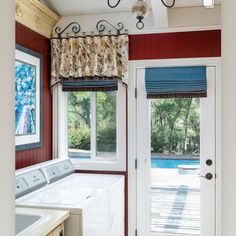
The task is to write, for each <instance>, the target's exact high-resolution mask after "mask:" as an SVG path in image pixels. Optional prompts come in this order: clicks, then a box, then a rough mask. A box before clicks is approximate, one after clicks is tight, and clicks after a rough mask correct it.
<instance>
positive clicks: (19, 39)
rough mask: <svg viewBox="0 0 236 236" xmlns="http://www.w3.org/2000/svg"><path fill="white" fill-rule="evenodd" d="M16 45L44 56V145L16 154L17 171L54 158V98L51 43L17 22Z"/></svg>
mask: <svg viewBox="0 0 236 236" xmlns="http://www.w3.org/2000/svg"><path fill="white" fill-rule="evenodd" d="M16 43H17V44H20V45H22V46H24V47H26V48H29V49H31V50H33V51H36V52H38V53H40V54H42V56H43V78H42V79H43V88H42V90H43V91H42V113H43V120H42V125H43V129H42V130H43V134H42V135H43V136H42V137H43V145H42V147H41V148H35V149H31V150H25V151H17V152H16V169H19V168H22V167H26V166H29V165H33V164H36V163H40V162H43V161H47V160H50V159H51V158H52V96H51V92H50V89H49V78H50V41H49V39H47V38H45V37H43V36H42V35H40V34H38V33H36V32H34V31H32V30H30V29H28V28H27V27H25V26H23V25H21V24H19V23H17V22H16Z"/></svg>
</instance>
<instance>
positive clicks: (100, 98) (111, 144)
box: [96, 91, 116, 158]
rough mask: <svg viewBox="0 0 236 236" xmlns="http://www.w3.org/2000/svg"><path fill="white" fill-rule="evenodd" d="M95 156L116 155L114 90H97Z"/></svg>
mask: <svg viewBox="0 0 236 236" xmlns="http://www.w3.org/2000/svg"><path fill="white" fill-rule="evenodd" d="M96 112H97V113H96V115H97V126H96V129H97V137H96V139H97V157H105V158H106V157H109V158H110V157H115V155H116V92H114V91H113V92H97V110H96Z"/></svg>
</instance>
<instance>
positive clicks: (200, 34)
mask: <svg viewBox="0 0 236 236" xmlns="http://www.w3.org/2000/svg"><path fill="white" fill-rule="evenodd" d="M220 55H221V32H220V30H208V31H194V32H179V33H163V34H145V35H131V36H130V45H129V59H130V60H145V59H168V58H191V57H220Z"/></svg>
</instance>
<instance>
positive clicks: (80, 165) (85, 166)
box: [70, 159, 126, 171]
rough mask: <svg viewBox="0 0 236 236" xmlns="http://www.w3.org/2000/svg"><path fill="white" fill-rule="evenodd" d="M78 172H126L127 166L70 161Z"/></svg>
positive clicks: (115, 162)
mask: <svg viewBox="0 0 236 236" xmlns="http://www.w3.org/2000/svg"><path fill="white" fill-rule="evenodd" d="M70 160H71V161H72V163H73V165H74V167H75V169H76V170H89V171H91V170H92V171H93V170H94V171H126V165H125V164H124V163H121V162H117V161H114V162H112V161H95V160H94V161H84V160H83V161H82V160H81V161H80V160H73V159H70Z"/></svg>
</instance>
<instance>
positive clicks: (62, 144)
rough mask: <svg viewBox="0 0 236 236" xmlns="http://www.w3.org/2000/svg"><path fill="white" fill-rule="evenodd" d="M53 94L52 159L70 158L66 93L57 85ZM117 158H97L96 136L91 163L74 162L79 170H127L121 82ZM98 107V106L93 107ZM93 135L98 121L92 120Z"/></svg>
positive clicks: (124, 109)
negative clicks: (68, 151) (68, 152)
mask: <svg viewBox="0 0 236 236" xmlns="http://www.w3.org/2000/svg"><path fill="white" fill-rule="evenodd" d="M54 87H55V88H53V89H52V92H53V158H54V159H56V158H63V159H65V158H68V154H67V147H68V145H67V93H65V92H62V88H61V85H56V86H54ZM116 97H117V99H116V104H117V105H116V114H117V116H116V140H117V147H116V158H115V160H114V158H113V157H111V158H109V159H108V158H102V157H96V148H94V147H95V146H96V135H94V139H93V140H92V142H91V147H93V148H94V149H93V152H92V149H91V152H92V153H91V155H92V158H91V159H92V160H89V161H79V160H73V159H72V162H73V164H74V166H75V168H76V169H79V170H102V171H125V170H126V86H125V85H123V84H122V83H118V91H117V95H116ZM94 106H95V107H94ZM91 108H92V109H91V110H92V111H93V113H92V114H91V115H92V117H94V116H96V111H95V110H96V94H95V93H94V94H92V95H91ZM91 120H92V124H91V129H92V132H93V133H95V134H96V119H91ZM91 136H93V135H91Z"/></svg>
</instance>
